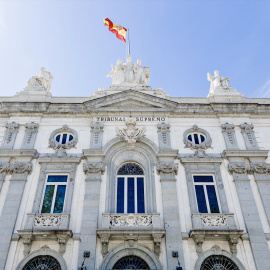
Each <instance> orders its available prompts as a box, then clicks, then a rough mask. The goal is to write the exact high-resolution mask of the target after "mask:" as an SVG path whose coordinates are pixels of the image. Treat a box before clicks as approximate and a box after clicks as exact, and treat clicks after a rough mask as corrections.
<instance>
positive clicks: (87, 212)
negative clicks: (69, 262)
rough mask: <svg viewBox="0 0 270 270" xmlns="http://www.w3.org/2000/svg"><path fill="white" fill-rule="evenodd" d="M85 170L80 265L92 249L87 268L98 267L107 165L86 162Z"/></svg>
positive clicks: (86, 262) (86, 264)
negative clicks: (100, 215) (97, 252)
mask: <svg viewBox="0 0 270 270" xmlns="http://www.w3.org/2000/svg"><path fill="white" fill-rule="evenodd" d="M83 171H84V173H85V174H86V178H85V193H84V206H83V216H82V225H81V242H80V248H79V260H78V267H80V266H81V264H82V260H83V253H84V251H86V250H87V251H90V258H89V259H87V260H85V266H86V268H87V269H96V268H95V260H96V242H97V233H96V230H97V227H98V214H99V201H100V184H101V175H102V174H103V173H104V171H105V165H104V164H103V163H101V162H90V163H86V164H84V166H83Z"/></svg>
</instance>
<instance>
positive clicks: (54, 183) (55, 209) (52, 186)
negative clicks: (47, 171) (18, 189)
mask: <svg viewBox="0 0 270 270" xmlns="http://www.w3.org/2000/svg"><path fill="white" fill-rule="evenodd" d="M67 183H68V176H67V175H48V176H47V179H46V185H45V190H44V196H43V201H42V205H41V213H62V212H63V209H64V203H65V195H66V190H67Z"/></svg>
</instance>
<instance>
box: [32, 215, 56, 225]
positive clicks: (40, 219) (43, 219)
mask: <svg viewBox="0 0 270 270" xmlns="http://www.w3.org/2000/svg"><path fill="white" fill-rule="evenodd" d="M60 224H61V216H59V215H37V216H35V219H34V226H36V227H44V226H45V227H57V226H59V225H60Z"/></svg>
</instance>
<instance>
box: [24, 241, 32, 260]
mask: <svg viewBox="0 0 270 270" xmlns="http://www.w3.org/2000/svg"><path fill="white" fill-rule="evenodd" d="M23 245H24V249H23V255H24V257H26V256H27V255H28V254H29V253H30V251H31V245H32V236H29V237H24V238H23Z"/></svg>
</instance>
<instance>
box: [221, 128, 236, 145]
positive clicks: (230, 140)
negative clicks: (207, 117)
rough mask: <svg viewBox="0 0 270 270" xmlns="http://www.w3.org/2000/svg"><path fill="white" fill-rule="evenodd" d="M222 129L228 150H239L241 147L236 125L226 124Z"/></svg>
mask: <svg viewBox="0 0 270 270" xmlns="http://www.w3.org/2000/svg"><path fill="white" fill-rule="evenodd" d="M221 128H222V133H223V136H224V139H225V143H226V146H227V149H229V150H235V149H238V148H239V147H238V144H237V140H236V137H235V131H234V124H228V123H225V124H222V125H221Z"/></svg>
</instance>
